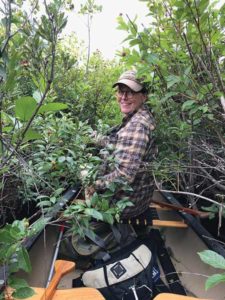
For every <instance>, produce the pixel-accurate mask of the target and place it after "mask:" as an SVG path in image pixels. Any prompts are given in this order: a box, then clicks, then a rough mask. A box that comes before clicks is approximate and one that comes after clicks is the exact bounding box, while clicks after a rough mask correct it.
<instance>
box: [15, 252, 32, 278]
mask: <svg viewBox="0 0 225 300" xmlns="http://www.w3.org/2000/svg"><path fill="white" fill-rule="evenodd" d="M18 262H19V268H20V269H22V270H24V271H25V272H28V273H30V272H31V270H32V268H31V263H30V258H29V254H28V252H27V250H26V249H25V248H24V247H22V248H21V249H20V251H19V253H18Z"/></svg>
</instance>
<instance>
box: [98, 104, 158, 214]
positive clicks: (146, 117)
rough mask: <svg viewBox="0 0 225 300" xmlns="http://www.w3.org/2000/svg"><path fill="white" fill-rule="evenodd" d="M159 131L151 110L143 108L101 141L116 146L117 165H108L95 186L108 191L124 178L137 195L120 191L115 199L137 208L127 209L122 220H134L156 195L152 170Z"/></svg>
mask: <svg viewBox="0 0 225 300" xmlns="http://www.w3.org/2000/svg"><path fill="white" fill-rule="evenodd" d="M154 129H155V122H154V118H153V116H152V115H151V113H150V112H149V110H148V108H147V107H146V106H145V105H143V106H142V107H141V108H139V110H138V111H137V112H135V113H132V114H130V115H128V116H126V117H125V118H124V119H123V122H122V124H121V125H120V126H119V127H117V129H116V130H112V132H111V134H110V135H109V136H105V137H103V138H102V140H100V141H99V144H100V145H101V146H105V145H107V144H112V145H113V148H114V151H113V156H114V158H115V161H116V165H114V166H113V169H112V166H109V163H108V162H107V159H106V163H105V164H104V165H103V166H102V168H101V170H100V172H99V179H98V180H97V181H96V182H95V188H96V190H97V191H98V190H104V189H105V188H106V187H107V185H108V184H109V183H111V182H113V181H115V180H116V179H119V178H121V177H123V178H124V179H126V181H127V182H128V184H129V185H130V186H131V187H132V189H133V191H132V192H128V191H118V192H117V193H116V194H115V196H114V197H113V199H114V201H118V200H120V199H123V198H125V197H128V198H129V201H131V202H133V204H134V206H130V207H126V208H125V209H124V211H123V212H122V216H121V218H123V219H126V218H132V217H135V216H137V215H140V214H141V213H142V212H144V211H145V210H146V209H147V208H148V206H149V203H150V200H151V196H152V193H153V188H154V187H153V182H154V181H153V178H152V175H151V170H149V167H148V165H149V161H150V160H151V159H152V156H153V155H152V153H151V150H152V149H153V147H152V146H153V139H152V131H153V130H154Z"/></svg>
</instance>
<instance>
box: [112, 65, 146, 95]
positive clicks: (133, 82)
mask: <svg viewBox="0 0 225 300" xmlns="http://www.w3.org/2000/svg"><path fill="white" fill-rule="evenodd" d="M119 84H125V85H126V86H128V87H129V88H130V89H131V90H133V91H134V92H140V91H141V90H142V89H143V88H144V86H143V84H142V83H141V80H140V79H138V78H137V72H136V71H134V70H129V71H126V72H124V73H123V74H122V75H121V76H120V77H119V79H118V81H117V82H116V83H114V84H113V87H115V86H117V85H119Z"/></svg>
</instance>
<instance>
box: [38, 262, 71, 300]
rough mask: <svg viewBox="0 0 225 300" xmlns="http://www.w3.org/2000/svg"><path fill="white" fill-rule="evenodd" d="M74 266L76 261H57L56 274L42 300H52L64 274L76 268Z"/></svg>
mask: <svg viewBox="0 0 225 300" xmlns="http://www.w3.org/2000/svg"><path fill="white" fill-rule="evenodd" d="M74 268H75V263H74V262H72V261H66V260H57V261H56V262H55V274H54V276H53V278H52V280H51V282H50V283H49V285H48V287H47V288H46V289H45V291H44V294H43V295H42V297H41V299H40V300H51V299H52V298H53V295H54V293H55V291H56V288H57V285H58V283H59V281H60V279H61V278H62V276H63V275H65V274H67V273H69V272H70V271H72V270H74Z"/></svg>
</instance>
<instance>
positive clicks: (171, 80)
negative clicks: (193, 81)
mask: <svg viewBox="0 0 225 300" xmlns="http://www.w3.org/2000/svg"><path fill="white" fill-rule="evenodd" d="M166 80H167V88H168V89H169V88H170V87H172V86H173V85H174V84H176V83H178V82H180V81H181V78H180V77H179V76H176V75H169V76H168V77H167V78H166Z"/></svg>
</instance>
